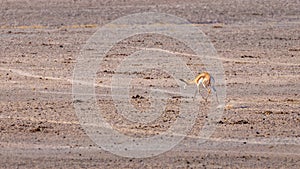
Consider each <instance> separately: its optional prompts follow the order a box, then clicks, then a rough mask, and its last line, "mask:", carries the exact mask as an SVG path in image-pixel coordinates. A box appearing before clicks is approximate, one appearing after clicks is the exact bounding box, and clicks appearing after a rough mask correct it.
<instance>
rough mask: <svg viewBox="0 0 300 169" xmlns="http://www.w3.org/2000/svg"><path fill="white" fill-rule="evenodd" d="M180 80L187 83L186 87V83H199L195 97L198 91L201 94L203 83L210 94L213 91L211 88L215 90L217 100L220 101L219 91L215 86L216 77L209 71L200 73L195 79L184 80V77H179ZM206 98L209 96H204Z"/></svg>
mask: <svg viewBox="0 0 300 169" xmlns="http://www.w3.org/2000/svg"><path fill="white" fill-rule="evenodd" d="M179 80H181V81H182V82H184V83H185V86H184V88H185V87H186V85H193V84H196V85H197V89H196V91H195V94H194V98H195V97H196V94H197V91H198V92H199V94H200V85H201V84H202V86H203V87H204V88H205V89H206V90H207V92H208V94H210V93H211V89H212V90H213V91H214V92H215V94H216V98H217V101H218V102H219V100H218V95H217V91H216V88H215V79H214V78H213V77H212V76H211V75H210V74H209V73H207V72H203V73H200V74H199V75H198V76H196V78H195V79H193V80H184V79H179ZM202 97H203V96H202ZM204 99H205V100H207V98H204Z"/></svg>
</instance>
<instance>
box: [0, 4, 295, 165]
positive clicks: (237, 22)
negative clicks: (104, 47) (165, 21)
mask: <svg viewBox="0 0 300 169" xmlns="http://www.w3.org/2000/svg"><path fill="white" fill-rule="evenodd" d="M0 4H1V5H0V13H1V15H0V32H1V34H0V37H1V38H0V43H1V45H0V48H1V51H2V52H1V53H0V79H1V81H0V83H1V85H0V98H1V99H0V138H1V139H0V168H299V167H300V125H299V124H300V97H299V94H300V77H299V74H300V29H299V28H300V18H299V17H300V2H299V1H297V0H288V1H280V0H275V1H273V0H266V1H248V0H242V1H225V0H222V1H219V0H209V1H208V0H205V1H187V2H182V1H179V0H161V1H159V2H155V1H152V0H149V1H148V0H143V1H135V0H128V1H104V2H102V1H101V2H98V1H95V0H89V1H83V0H82V1H81V0H73V1H71V0H63V1H59V0H54V1H51V2H48V1H42V0H40V1H38V0H33V1H21V0H4V1H1V2H0ZM139 12H163V13H167V14H172V15H176V16H178V17H181V18H184V19H186V20H188V21H189V22H191V23H192V24H193V25H194V26H196V27H198V28H200V29H201V30H202V31H203V32H204V33H205V35H206V36H207V37H208V38H209V39H210V41H211V42H212V44H213V45H214V47H215V49H216V50H217V52H218V56H219V61H220V63H222V65H223V68H224V75H225V79H224V80H225V81H224V82H225V83H224V85H226V98H225V100H224V101H225V105H223V106H224V113H223V116H222V117H221V119H218V120H217V121H215V122H214V124H215V126H216V129H215V130H214V133H213V134H212V135H211V137H210V138H209V139H208V140H207V141H206V142H205V143H203V144H197V140H198V139H199V137H197V136H198V135H197V133H199V132H200V131H201V130H202V128H201V127H202V126H203V125H204V123H205V121H206V120H207V115H205V110H207V109H206V107H207V104H206V103H204V101H203V100H201V97H198V98H197V99H198V103H197V104H199V105H198V107H199V110H202V111H199V112H202V114H201V113H199V114H197V115H196V117H197V118H196V120H195V124H194V125H193V129H192V130H191V131H190V133H189V134H188V136H187V137H185V138H184V140H182V141H181V142H180V143H179V144H178V145H177V146H175V147H174V148H173V149H171V150H170V151H167V152H165V153H162V154H160V155H158V156H154V157H148V158H129V157H122V156H118V155H115V154H112V153H110V152H109V151H104V150H103V149H101V148H100V147H101V146H100V145H99V144H96V143H95V142H93V141H92V140H91V138H90V137H89V136H88V135H87V132H86V131H85V130H84V129H83V127H82V126H81V125H80V121H79V118H78V117H77V115H76V112H75V108H74V101H73V96H72V78H73V70H74V68H75V66H76V63H78V60H77V59H76V58H77V56H78V55H79V53H80V50H81V49H82V48H83V47H84V45H85V44H86V43H87V40H88V39H89V38H90V37H91V36H92V35H93V33H95V32H96V31H97V30H98V28H99V27H101V26H103V25H105V24H107V23H109V22H111V21H113V20H115V19H117V18H119V17H122V16H125V15H128V14H133V13H139ZM139 47H143V48H159V49H164V50H166V51H168V52H171V53H172V52H180V53H185V54H186V55H184V54H179V56H180V55H182V57H183V58H185V59H186V60H188V57H187V56H188V55H189V54H192V52H191V51H188V50H180V49H181V48H184V46H183V45H182V44H181V43H180V42H177V43H174V39H170V38H168V37H162V36H158V35H138V36H134V37H131V38H129V39H126V40H124V41H122V42H120V43H118V44H117V45H116V47H115V48H113V50H112V51H110V52H109V53H108V54H107V56H106V57H107V60H106V62H104V63H102V65H100V66H99V70H98V72H97V74H96V80H95V82H96V90H95V91H96V94H98V95H97V104H98V105H99V106H101V107H102V108H103V110H104V111H103V112H104V113H103V116H105V118H106V119H107V121H108V122H110V123H111V125H112V126H113V127H114V128H115V129H116V130H117V131H118V132H121V133H123V134H125V135H128V136H130V137H137V138H140V137H152V136H155V135H159V134H160V133H163V132H164V131H167V130H168V129H169V128H170V126H172V124H173V123H174V122H175V121H176V118H179V116H180V115H179V114H180V112H179V109H178V104H179V103H180V102H184V98H182V97H178V96H173V97H172V99H170V100H169V101H168V107H167V108H166V110H165V111H166V113H164V115H163V116H160V117H159V118H158V119H157V120H155V121H154V122H152V123H150V124H142V125H141V124H140V123H132V122H130V121H129V120H127V119H125V118H124V117H122V116H120V115H119V114H118V113H116V110H115V108H114V106H113V104H112V103H111V101H112V100H111V98H106V97H103V95H104V96H105V93H106V94H110V92H111V90H110V88H109V87H107V86H109V84H110V82H111V78H112V77H113V76H114V75H115V74H116V69H117V66H118V63H119V62H118V61H116V60H118V58H125V57H127V56H129V55H130V54H132V52H133V49H135V51H136V50H137V48H139ZM187 62H188V61H187ZM198 62H199V61H198ZM198 62H197V64H195V63H194V62H191V63H190V64H189V66H190V68H191V70H192V71H194V72H195V73H197V72H198V71H199V69H200V70H203V69H202V68H199V67H201V62H199V63H198ZM202 66H203V65H202ZM125 73H126V72H125ZM132 84H135V85H137V86H142V90H141V91H139V90H134V89H132V90H130V94H131V95H132V97H131V99H130V100H131V101H130V103H131V104H132V105H134V107H135V108H137V109H138V110H140V111H141V110H143V109H147V108H149V106H150V105H151V102H150V101H149V100H150V99H153V98H150V96H149V95H147V96H146V95H143V93H145V91H144V90H146V89H147V87H149V86H152V87H153V86H159V88H161V89H163V90H171V91H178V85H180V84H177V83H176V81H174V79H173V78H172V77H171V76H169V75H168V74H167V73H165V72H160V71H159V70H155V71H153V70H151V71H145V72H142V73H141V74H139V75H138V76H137V78H136V80H134V81H132ZM105 86H106V87H105ZM157 99H160V98H157ZM121 102H122V100H121ZM175 134H176V133H175Z"/></svg>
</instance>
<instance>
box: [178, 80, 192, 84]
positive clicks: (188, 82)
mask: <svg viewBox="0 0 300 169" xmlns="http://www.w3.org/2000/svg"><path fill="white" fill-rule="evenodd" d="M179 80H180V81H182V82H184V83H185V84H186V85H190V84H193V83H194V82H193V81H188V80H184V79H179Z"/></svg>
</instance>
